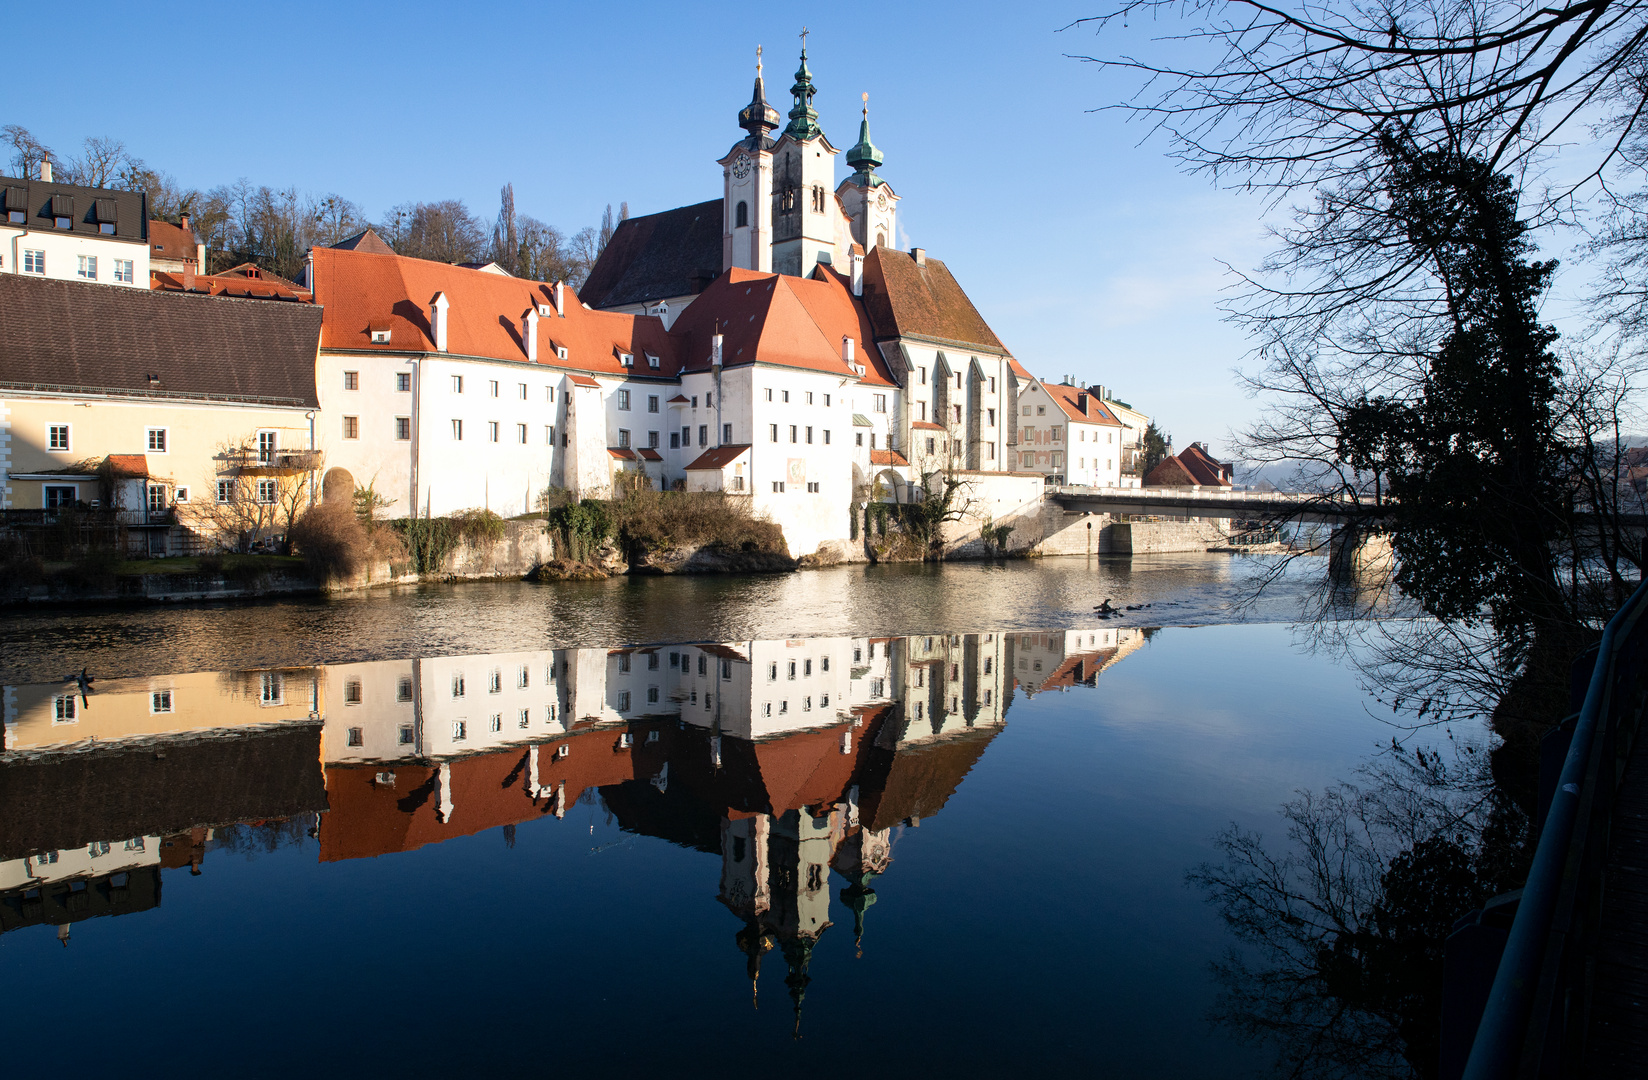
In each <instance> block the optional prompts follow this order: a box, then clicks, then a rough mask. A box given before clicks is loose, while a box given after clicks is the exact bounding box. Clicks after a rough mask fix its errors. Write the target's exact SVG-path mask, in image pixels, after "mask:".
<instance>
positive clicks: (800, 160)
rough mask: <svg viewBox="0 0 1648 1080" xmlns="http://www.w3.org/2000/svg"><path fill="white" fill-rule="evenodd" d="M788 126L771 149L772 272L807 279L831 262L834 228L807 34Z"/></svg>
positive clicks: (827, 149) (830, 176) (830, 164)
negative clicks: (810, 68)
mask: <svg viewBox="0 0 1648 1080" xmlns="http://www.w3.org/2000/svg"><path fill="white" fill-rule="evenodd" d="M790 93H791V95H793V97H794V99H795V104H794V106H793V107H792V108H791V109H790V122H789V125H788V126H787V127H785V128H784V134H783V135H781V136H780V137H779V139H778V142H777V143H775V144H774V145H773V148H772V163H773V202H772V229H773V234H772V235H773V240H772V269H774V270H776V271H777V272H778V273H780V274H794V275H796V276H797V277H808V276H810V275H811V274H812V272H813V268H814V267H815V266H817V265H818V264H819V263H820V262H824V263H833V262H834V261H835V252H836V247H837V244H836V241H837V235H836V223H837V222H838V221H839V220H840V218H841V215H840V213H839V212H838V211H837V208H836V207H835V206H833V205H832V204H833V202H834V201H835V194H834V187H835V184H834V180H835V156H836V155H837V154H838V153H840V151H839V150H837V149H836V148H835V147H833V146H831V145H830V140H829V139H827V138H825V137H824V130H823V129H822V128H820V127H819V126H818V113H817V112H816V111H815V110H814V109H813V97H814V95H816V94H817V93H818V90H817V89H816V88H815V87H814V86H813V73H812V72H811V71H809V70H808V69H807V34H806V31H802V34H801V67H800V68H799V69H797V70H796V73H795V85H794V86H792V87H790Z"/></svg>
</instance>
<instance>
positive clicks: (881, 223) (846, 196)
mask: <svg viewBox="0 0 1648 1080" xmlns="http://www.w3.org/2000/svg"><path fill="white" fill-rule="evenodd" d="M881 162H882V156H881V151H880V150H877V149H876V146H875V143H873V142H871V141H870V95H869V94H865V95H864V119H863V121H862V122H860V124H859V125H858V143H857V145H855V146H854V147H853V148H852V149H851V150H848V151H847V165H848V166H849V167H850V168H851V169H852V170H853V173H852V175H851V176H849V177H847V179H845V180H843V181H842V182H841V186H840V187H839V188H837V189H836V195H837V196H839V197H840V199H841V205H842V207H843V208H845V209H846V211H847V216H848V217H849V218H851V219H852V234H853V241H854V242H855V243H857V244H858V245H859V246H861V247H862V248H863V249H864V252H865V254H869V252H870V249H871V248H874V247H880V246H882V245H884V244H891V245H892V246H894V247H897V246H898V196H897V195H895V194H893V188H892V185H890V184H888V183H887V181H885V180H883V179H882V178H881V177H879V176H877V175H876V169H877V168H878V167H879V166H880V165H881Z"/></svg>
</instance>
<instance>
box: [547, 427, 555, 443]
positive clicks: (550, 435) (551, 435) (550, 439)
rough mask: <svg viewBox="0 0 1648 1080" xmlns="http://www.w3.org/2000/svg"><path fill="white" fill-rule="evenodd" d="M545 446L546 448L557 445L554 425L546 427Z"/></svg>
mask: <svg viewBox="0 0 1648 1080" xmlns="http://www.w3.org/2000/svg"><path fill="white" fill-rule="evenodd" d="M544 445H545V446H554V445H555V425H554V424H545V425H544Z"/></svg>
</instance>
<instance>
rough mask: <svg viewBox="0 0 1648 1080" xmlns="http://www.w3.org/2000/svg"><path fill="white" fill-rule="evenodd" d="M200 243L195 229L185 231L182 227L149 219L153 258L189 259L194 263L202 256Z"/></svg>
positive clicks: (150, 245)
mask: <svg viewBox="0 0 1648 1080" xmlns="http://www.w3.org/2000/svg"><path fill="white" fill-rule="evenodd" d="M199 243H200V240H199V238H198V237H196V236H195V234H194V230H193V229H185V228H184V227H183V226H181V225H173V224H172V223H171V222H169V221H161V220H159V219H158V218H150V219H149V252H150V257H151V258H159V259H188V260H190V261H191V262H192V261H194V260H195V259H197V258H199V256H200V249H199V248H198V246H197V245H198V244H199Z"/></svg>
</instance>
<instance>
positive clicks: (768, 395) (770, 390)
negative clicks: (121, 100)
mask: <svg viewBox="0 0 1648 1080" xmlns="http://www.w3.org/2000/svg"><path fill="white" fill-rule="evenodd" d="M41 273H45V271H44V270H42V271H41ZM767 400H768V401H771V400H772V387H770V386H769V387H767Z"/></svg>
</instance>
